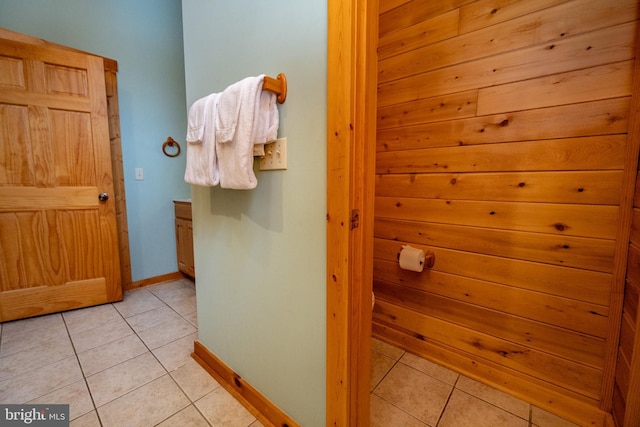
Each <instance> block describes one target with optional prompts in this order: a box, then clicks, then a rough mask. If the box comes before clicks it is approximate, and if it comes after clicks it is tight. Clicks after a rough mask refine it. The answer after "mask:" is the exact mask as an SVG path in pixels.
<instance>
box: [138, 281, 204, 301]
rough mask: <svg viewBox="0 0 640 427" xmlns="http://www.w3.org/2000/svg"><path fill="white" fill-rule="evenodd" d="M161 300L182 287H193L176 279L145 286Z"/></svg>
mask: <svg viewBox="0 0 640 427" xmlns="http://www.w3.org/2000/svg"><path fill="white" fill-rule="evenodd" d="M145 289H146V290H148V291H149V292H151V293H152V294H154V295H155V296H157V297H158V298H160V299H161V300H163V301H164V300H165V299H166V298H170V297H171V295H172V294H174V293H175V292H180V290H181V289H193V288H192V287H191V286H189V285H187V284H186V283H184V282H183V281H182V280H176V281H174V282H167V283H160V284H158V285H153V286H147V287H146V288H145Z"/></svg>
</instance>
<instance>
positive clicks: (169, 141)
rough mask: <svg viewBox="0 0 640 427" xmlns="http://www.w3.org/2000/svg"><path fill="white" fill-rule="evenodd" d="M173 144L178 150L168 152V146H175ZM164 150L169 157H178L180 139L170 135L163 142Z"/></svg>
mask: <svg viewBox="0 0 640 427" xmlns="http://www.w3.org/2000/svg"><path fill="white" fill-rule="evenodd" d="M173 146H175V147H176V150H177V151H176V152H175V153H168V152H167V147H173ZM162 152H163V153H164V155H165V156H167V157H178V156H179V155H180V144H178V141H176V140H175V139H173V138H171V137H170V136H168V137H167V140H166V141H165V142H164V144H162Z"/></svg>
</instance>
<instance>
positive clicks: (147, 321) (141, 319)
mask: <svg viewBox="0 0 640 427" xmlns="http://www.w3.org/2000/svg"><path fill="white" fill-rule="evenodd" d="M178 318H180V315H179V314H178V313H176V312H175V311H174V310H173V309H172V308H171V307H168V306H166V305H165V304H164V303H162V307H157V308H154V309H151V310H148V311H145V312H144V313H140V314H136V315H133V316H131V317H128V318H127V323H129V325H130V326H131V328H133V330H134V331H136V332H138V333H140V332H142V331H144V330H145V329H149V328H153V327H154V326H158V325H160V324H162V323H164V322H167V321H169V320H173V319H178Z"/></svg>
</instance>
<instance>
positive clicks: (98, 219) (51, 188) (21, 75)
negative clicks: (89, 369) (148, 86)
mask: <svg viewBox="0 0 640 427" xmlns="http://www.w3.org/2000/svg"><path fill="white" fill-rule="evenodd" d="M0 52H1V53H2V54H0V70H7V71H8V73H7V74H8V77H3V78H2V79H1V80H0V143H1V144H2V145H1V146H0V233H1V235H0V269H1V271H2V272H1V273H0V321H5V320H11V319H15V318H20V317H28V316H34V315H39V314H45V313H50V312H55V311H61V310H68V309H72V308H78V307H85V306H88V305H94V304H100V303H105V302H110V301H115V300H119V299H121V298H122V290H121V287H120V272H119V261H118V249H117V233H116V227H115V207H114V203H115V201H114V199H115V197H113V183H112V177H111V156H110V147H109V144H110V141H109V127H108V126H109V124H108V118H107V107H106V93H105V82H104V79H105V77H104V70H103V60H102V58H99V57H95V56H92V55H86V54H81V53H77V52H71V51H66V50H60V49H56V48H51V47H45V46H35V45H30V44H27V43H21V42H15V41H9V40H4V39H0ZM101 193H107V194H109V195H111V196H112V197H110V198H109V199H108V200H106V201H99V200H98V195H99V194H101Z"/></svg>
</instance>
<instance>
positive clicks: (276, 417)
mask: <svg viewBox="0 0 640 427" xmlns="http://www.w3.org/2000/svg"><path fill="white" fill-rule="evenodd" d="M191 357H193V358H194V359H195V361H196V362H198V363H199V364H200V366H202V367H203V368H204V369H205V370H206V371H207V372H208V373H209V375H211V376H212V377H213V378H215V379H216V381H218V382H219V383H220V385H222V387H224V389H225V390H227V391H228V392H229V393H231V395H232V396H233V397H234V398H235V399H236V400H237V401H238V402H240V403H241V404H242V406H244V407H245V408H247V410H248V411H249V412H251V413H252V414H253V415H254V416H255V417H256V418H258V420H259V421H260V422H261V423H263V424H265V425H273V426H281V427H299V424H298V423H296V422H295V421H294V420H293V418H291V417H289V416H288V415H287V414H285V413H284V412H283V411H282V410H281V409H280V408H278V407H277V406H276V405H274V404H273V403H272V402H271V401H269V399H267V398H266V397H265V396H264V395H263V394H262V393H260V392H259V391H258V390H256V389H255V388H253V387H252V386H251V384H249V383H248V382H247V381H245V380H244V379H243V378H242V377H241V376H240V375H238V374H237V373H235V372H234V371H233V370H232V369H231V368H230V367H228V366H227V365H226V364H225V363H224V362H223V361H222V360H220V359H219V358H218V357H216V355H215V354H213V353H212V352H211V351H210V350H209V349H208V348H207V347H205V345H204V344H202V343H201V342H200V341H194V343H193V353H191Z"/></svg>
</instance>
